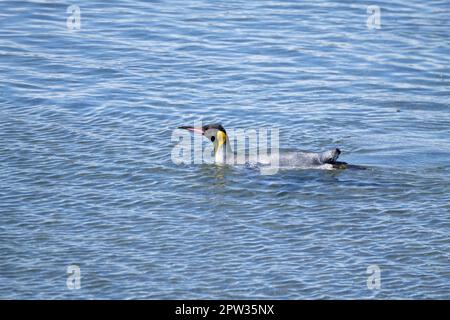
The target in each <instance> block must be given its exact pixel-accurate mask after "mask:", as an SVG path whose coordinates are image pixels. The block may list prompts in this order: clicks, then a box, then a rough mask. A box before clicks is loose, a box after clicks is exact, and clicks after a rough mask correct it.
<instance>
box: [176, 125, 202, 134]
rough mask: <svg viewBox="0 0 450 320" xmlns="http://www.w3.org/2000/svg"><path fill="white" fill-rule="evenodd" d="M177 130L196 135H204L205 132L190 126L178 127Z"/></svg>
mask: <svg viewBox="0 0 450 320" xmlns="http://www.w3.org/2000/svg"><path fill="white" fill-rule="evenodd" d="M178 129H184V130H188V131H190V132H194V133H198V134H201V135H204V134H205V131H204V130H203V129H202V128H195V127H192V126H181V127H178Z"/></svg>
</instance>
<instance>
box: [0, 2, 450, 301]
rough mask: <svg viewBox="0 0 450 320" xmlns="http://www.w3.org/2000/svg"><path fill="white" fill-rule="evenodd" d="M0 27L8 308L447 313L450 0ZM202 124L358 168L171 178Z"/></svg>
mask: <svg viewBox="0 0 450 320" xmlns="http://www.w3.org/2000/svg"><path fill="white" fill-rule="evenodd" d="M72 4H75V5H78V6H79V7H80V9H81V29H80V30H69V29H68V27H67V25H66V20H67V17H68V16H69V15H70V14H68V13H67V7H68V6H69V5H72ZM373 4H376V5H378V6H379V7H380V9H381V11H380V12H381V25H380V27H381V28H380V29H369V28H368V26H367V25H366V21H367V18H368V16H369V14H368V13H367V6H368V5H373ZM0 30H1V33H0V298H3V299H37V298H39V299H79V298H81V299H100V298H105V299H112V298H118V299H167V298H171V299H182V298H186V299H187V298H206V299H240V298H246V299H247V298H249V299H253V298H254V299H281V298H283V299H317V298H319V299H332V298H343V299H351V298H364V299H366V298H367V299H371V298H376V299H382V298H388V299H397V298H406V299H411V298H419V299H430V298H437V299H449V298H450V240H449V231H450V163H449V158H450V138H449V137H450V112H449V111H450V110H449V101H450V99H449V98H450V37H449V30H450V4H449V2H448V1H444V0H443V1H421V0H420V1H419V0H413V1H399V0H395V1H376V3H374V2H372V1H339V2H338V1H336V2H335V1H322V2H318V1H279V0H276V1H248V0H246V1H234V0H232V1H221V2H219V1H207V0H203V1H202V0H186V1H148V2H145V1H131V0H130V1H111V2H110V1H108V2H104V1H80V0H76V1H73V2H66V1H44V0H39V1H37V0H36V1H1V2H0ZM197 120H203V121H204V123H207V122H222V124H223V125H224V126H225V127H226V128H243V129H248V128H260V127H278V128H281V138H282V139H281V144H282V147H286V148H298V149H302V150H313V151H321V150H325V149H328V148H332V147H339V148H340V149H341V150H342V155H341V158H340V159H341V160H342V161H346V162H348V163H352V164H356V165H360V166H364V167H365V168H367V169H366V170H338V171H325V170H289V171H281V172H279V173H278V174H277V175H273V176H264V175H261V174H259V172H258V171H256V170H253V169H251V168H228V167H216V166H214V165H206V164H204V165H176V164H174V163H173V162H172V161H171V157H170V155H171V151H172V149H173V147H174V145H175V143H174V142H172V141H171V135H172V132H173V130H174V129H175V128H176V127H178V126H180V125H192V124H193V122H194V121H197ZM69 265H77V266H79V267H80V270H81V288H80V289H78V290H77V289H75V290H69V289H68V287H67V285H66V281H67V278H68V274H67V267H68V266H69ZM369 265H377V266H379V268H380V270H381V274H380V275H381V287H380V288H379V289H368V287H367V278H368V276H369V275H368V274H367V273H366V269H367V267H368V266H369Z"/></svg>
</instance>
